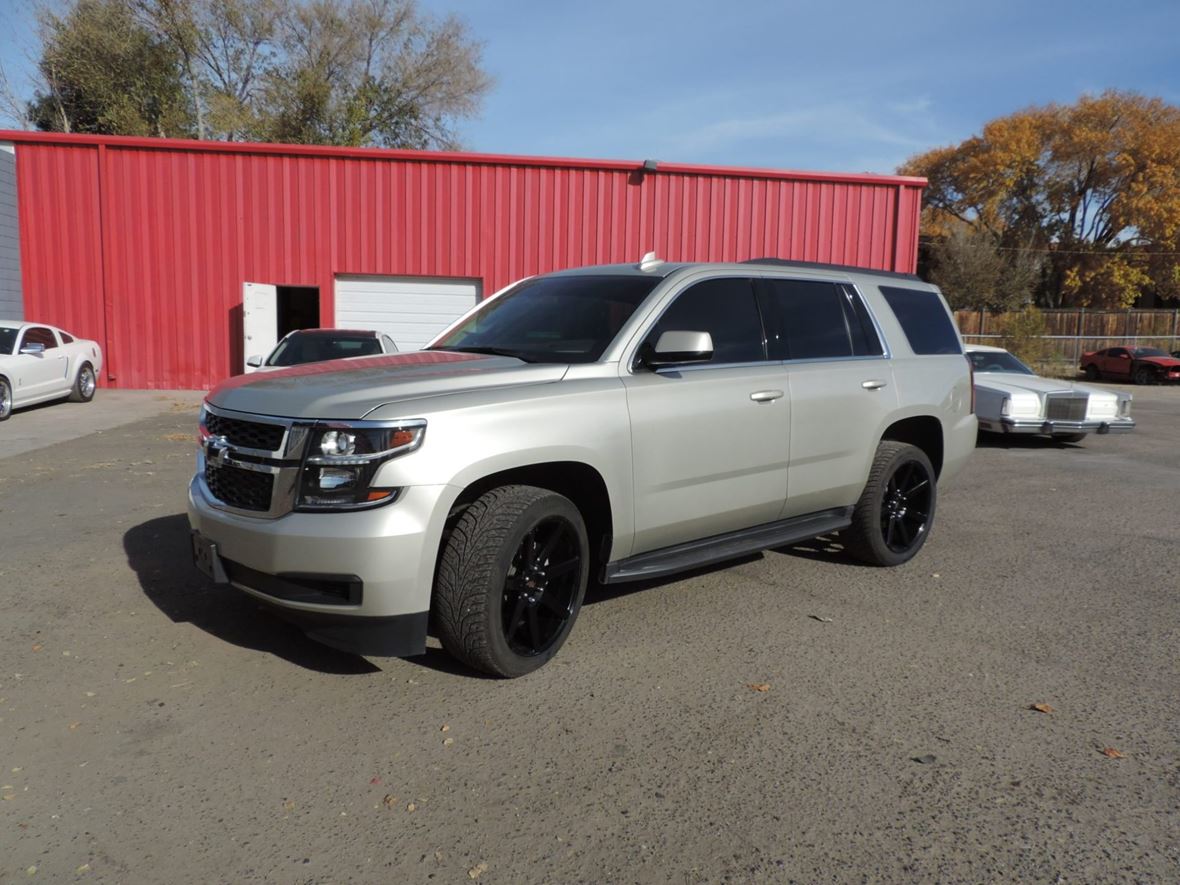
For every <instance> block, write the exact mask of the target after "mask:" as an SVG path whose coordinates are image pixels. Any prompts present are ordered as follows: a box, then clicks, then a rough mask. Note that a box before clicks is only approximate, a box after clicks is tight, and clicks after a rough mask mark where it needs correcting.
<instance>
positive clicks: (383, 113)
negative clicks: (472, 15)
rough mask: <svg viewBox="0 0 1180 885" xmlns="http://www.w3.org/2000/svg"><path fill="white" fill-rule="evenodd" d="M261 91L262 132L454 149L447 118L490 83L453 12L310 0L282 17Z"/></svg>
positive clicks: (392, 0)
mask: <svg viewBox="0 0 1180 885" xmlns="http://www.w3.org/2000/svg"><path fill="white" fill-rule="evenodd" d="M279 41H280V46H281V48H282V52H281V58H280V60H279V62H278V63H277V64H276V65H274V66H273V67H271V68H270V69H269V70H268V71H267V75H266V83H265V86H264V89H263V95H264V101H265V105H266V107H267V108H268V109H273V110H271V111H270V112H269V113H268V114H266V115H260V117H259V122H260V126H261V129H262V132H263V133H264V134H265V136H266V138H267V140H273V141H290V142H296V143H300V142H306V143H312V144H342V145H364V144H374V143H375V144H384V145H390V146H398V147H411V148H428V147H441V148H453V147H455V146H456V145H457V143H458V142H457V138H456V136H455V132H454V129H453V127H452V124H451V121H452V119H454V118H457V117H465V116H468V115H470V114H472V113H474V112H475V111H476V110H477V108H478V106H479V100H480V99H481V98H482V96H483V94H484V93H485V92H486V91H487V89H488V86H489V85H490V81H489V79H488V77H487V76H486V75H485V74H484V73H483V71H482V70H481V69H480V68H479V65H478V46H476V45H475V44H473V43H471V41H470V40H469V39H468V38H467V36H466V29H465V27H464V26H463V24H462V23H461V22H460V21H459V20H458V19H455V18H453V17H451V18H447V19H444V20H443V21H442V22H440V23H438V24H434V23H432V22H429V21H427V20H425V19H423V17H422V16H421V15H420V14H419V13H418V12H417V9H416V7H415V5H414V3H413V2H410V0H344V2H331V0H310V2H307V3H303V4H300V5H298V6H296V7H295V8H294V9H293V10H292V12H291V14H290V15H288V16H286V17H284V19H283V21H282V23H281V26H280V29H279Z"/></svg>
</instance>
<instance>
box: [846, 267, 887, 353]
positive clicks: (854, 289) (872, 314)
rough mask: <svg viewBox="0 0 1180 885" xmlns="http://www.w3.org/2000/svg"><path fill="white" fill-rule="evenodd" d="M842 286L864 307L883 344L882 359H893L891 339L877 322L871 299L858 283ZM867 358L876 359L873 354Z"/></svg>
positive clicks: (878, 338)
mask: <svg viewBox="0 0 1180 885" xmlns="http://www.w3.org/2000/svg"><path fill="white" fill-rule="evenodd" d="M840 285H841V287H843V288H845V289H848V290H849V291H850V292H852V294H853V295H854V296H855V297H857V298H859V299H860V303H861V306H862V307H864V309H865V313H866V314H868V317H869V320H870V321H871V322H872V324H873V331H874V332H876V333H877V340H878V341H879V342H880V343H881V350H882V353H881V355H880V359H886V360H887V359H892V358H893V351H892V350H891V349H890V347H889V339H888V338H886V337H885V332H884V330H883V329H882V328H881V324H880V322H878V321H877V314H876V313H875V312H874V311H873V307H872V305H871V304H869V299H867V298H865V296H864V293H863V292H861V291H860V289H858V288H857V286H856V283H841V284H840ZM866 356H868V357H869V358H875V357H873V355H872V354H866Z"/></svg>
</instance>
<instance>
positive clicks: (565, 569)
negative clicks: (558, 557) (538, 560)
mask: <svg viewBox="0 0 1180 885" xmlns="http://www.w3.org/2000/svg"><path fill="white" fill-rule="evenodd" d="M581 564H582V560H581V559H580V558H578V557H577V556H572V557H570V558H569V559H566V560H564V561H562V562H559V563H557V564H556V565H551V566H549V567H548V568H547V569H545V575H546V576H547V577H548V578H549V579H550V580H553V579H554V578H560V577H561V576H562V575H568V574H569V573H570V572H572V571H573V570H574V569H576V568H577V567H578V566H580V565H581Z"/></svg>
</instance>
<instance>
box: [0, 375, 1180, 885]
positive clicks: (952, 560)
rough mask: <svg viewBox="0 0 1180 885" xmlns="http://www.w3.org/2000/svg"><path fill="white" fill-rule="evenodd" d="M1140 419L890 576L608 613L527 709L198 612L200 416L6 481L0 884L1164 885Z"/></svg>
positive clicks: (1004, 486)
mask: <svg viewBox="0 0 1180 885" xmlns="http://www.w3.org/2000/svg"><path fill="white" fill-rule="evenodd" d="M1134 392H1135V408H1134V414H1135V417H1136V418H1137V420H1138V422H1139V428H1138V429H1137V430H1136V431H1135V432H1134V433H1132V434H1129V435H1126V436H1113V435H1112V436H1106V437H1096V436H1091V437H1088V438H1087V439H1086V441H1085V442H1084V443H1082V444H1080V445H1060V446H1059V445H1054V444H1051V443H1046V442H1042V441H1039V440H1029V441H1023V440H1017V441H1011V442H1009V441H1006V440H1004V441H998V442H997V441H987V442H985V443H984V444H983V445H981V447H980V448H979V449H978V450H977V451H976V454H975V457H974V458H973V460H972V462H971V463H970V465H969V466H968V467H967V469H966V470H965V472H964V473H963V474H962V475H961V476H960V477H959V478H958V479H957V480H956V481H955V482H954V483H953V484H950V485H948V486H947V487H946V488H944V489H943V490H942V497H941V499H940V503H939V512H938V518H937V524H936V526H935V529H934V533H933V536H932V538H931V541H930V543H929V544H928V545H927V547H926V548H925V550H924V551H923V553H922V554H921V555H920V556H919V557H918V558H917V559H916V560H915V561H913V562H911V563H909V564H908V565H906V566H904V567H902V568H899V569H895V570H878V569H871V568H865V567H862V566H859V565H857V564H854V563H852V562H851V561H849V560H847V559H846V558H844V556H843V555H842V553H840V551H839V549H838V546H837V545H836V544H829V543H811V544H807V545H803V546H800V547H796V548H792V549H790V550H784V551H772V552H768V553H766V554H764V555H762V556H758V557H754V558H750V559H747V560H745V561H742V562H740V563H737V564H734V565H732V566H730V567H727V568H720V569H714V570H711V571H706V572H703V573H699V574H695V575H693V576H690V577H688V578H685V579H682V580H677V581H665V582H661V583H657V584H652V585H647V586H644V587H641V588H635V587H626V586H625V587H623V588H611V589H608V590H599V591H597V592H592V593H591V595H590V596H589V597H588V604H587V605H586V607H585V609H584V610H583V612H582V615H581V617H580V619H579V621H578V624H577V626H576V628H575V630H574V633H573V636H572V637H571V639H570V641H569V642H568V643H567V645H566V646H565V648H564V649H563V650H562V652H561V654H560V655H559V656H558V657H557V659H556V660H555V661H554V662H553V663H552V664H550V665H549V666H547V667H546V668H544V669H543V670H541V671H539V672H538V673H536V674H534V675H532V676H530V677H527V678H525V679H521V680H516V681H512V682H503V681H495V680H489V679H484V678H480V677H478V676H476V675H474V674H472V673H471V672H468V671H466V670H463V669H461V668H459V667H457V666H454V665H452V664H451V662H450V660H449V659H448V658H447V657H446V656H445V655H444V654H443V653H441V652H440V651H437V650H433V651H431V653H430V654H428V655H426V656H425V657H424V658H420V659H416V660H405V661H403V660H392V659H372V660H369V659H362V658H357V657H352V656H348V655H344V654H341V653H337V652H334V651H331V650H329V649H326V648H323V647H321V646H318V645H316V644H314V643H312V642H310V641H308V640H306V639H305V638H303V637H302V635H301V634H299V633H298V632H297V631H296V630H294V629H293V628H291V627H289V626H287V625H286V624H285V623H283V622H281V621H279V620H277V619H275V618H274V617H272V616H271V615H269V614H266V613H264V612H262V611H260V610H259V609H258V608H257V607H256V606H255V605H254V604H253V603H252V602H251V601H250V600H249V599H247V598H245V597H244V596H242V595H239V594H237V593H235V592H234V591H232V590H229V589H223V588H218V587H213V586H210V585H209V584H208V583H206V582H205V580H204V579H203V578H202V577H200V576H199V575H198V574H197V573H196V572H195V571H194V570H193V569H192V567H191V566H190V564H189V554H188V534H187V524H186V521H185V517H184V515H183V513H184V496H185V488H186V485H187V481H188V477H189V474H190V472H191V469H192V463H193V446H194V443H193V437H192V434H193V430H194V427H193V424H194V419H195V412H194V411H193V410H192V404H191V402H188V403H185V402H180V403H179V404H178V405H176V406H172V405H169V406H168V407H167V408H166V409H164V410H161V411H159V412H158V413H156V414H153V415H150V416H148V417H142V418H137V419H136V420H133V421H131V422H130V423H124V424H122V425H120V426H116V427H112V428H109V429H105V430H104V431H103V432H102V433H93V434H89V435H86V436H82V437H80V438H76V439H73V440H70V441H65V442H60V443H57V444H52V445H48V446H44V445H42V446H41V447H38V448H34V449H31V450H29V451H25V452H23V453H21V454H11V455H10V456H9V457H5V458H3V459H2V460H0V526H2V527H3V531H2V532H0V545H2V546H0V551H2V552H0V623H2V624H3V629H2V630H0V640H2V641H0V799H2V800H3V801H0V881H2V882H26V881H53V882H61V881H104V882H132V881H134V882H170V883H173V882H215V881H222V882H246V881H274V882H316V883H319V882H342V881H363V882H425V881H436V882H456V883H457V882H470V881H472V880H473V879H478V880H479V881H480V882H502V883H526V882H537V883H541V882H560V883H573V882H684V883H691V882H720V881H734V882H746V881H767V882H780V881H781V882H787V881H799V882H820V881H823V882H860V881H887V882H901V881H906V882H908V881H940V882H959V881H966V882H1000V881H1013V880H1016V879H1027V880H1035V881H1046V882H1145V883H1156V882H1158V883H1174V882H1176V881H1180V691H1178V690H1177V687H1178V686H1180V651H1178V640H1180V506H1178V501H1180V444H1178V442H1177V441H1178V440H1180V389H1162V388H1146V389H1135V391H1134ZM104 394H106V392H105V391H100V394H99V399H98V400H96V402H95V404H93V405H91V406H87V407H84V408H87V409H101V408H102V407H103V399H104ZM62 408H64V407H62ZM28 414H29V413H19V412H18V413H17V414H16V415H15V416H14V418H13V419H12V420H11V421H10V422H8V423H7V424H6V425H2V426H0V437H3V436H4V435H5V434H8V433H10V432H11V433H16V430H15V428H18V427H20V425H21V423H22V422H23V421H25V419H26V417H27V415H28ZM46 414H48V410H46ZM750 686H757V687H758V688H765V690H756V689H754V688H751V687H750ZM1034 704H1042V705H1048V707H1047V709H1049V710H1051V712H1038V711H1035V710H1032V709H1030V706H1031V705H1034ZM1104 750H1107V751H1108V752H1110V751H1117V755H1119V756H1121V758H1113V757H1112V756H1111V755H1106V754H1104V752H1103V751H1104Z"/></svg>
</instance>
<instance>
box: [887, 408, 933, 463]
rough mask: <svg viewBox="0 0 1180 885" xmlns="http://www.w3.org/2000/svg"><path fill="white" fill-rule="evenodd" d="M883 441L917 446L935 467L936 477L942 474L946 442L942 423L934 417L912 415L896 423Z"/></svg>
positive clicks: (891, 426)
mask: <svg viewBox="0 0 1180 885" xmlns="http://www.w3.org/2000/svg"><path fill="white" fill-rule="evenodd" d="M881 440H882V441H885V440H893V441H895V442H902V443H909V444H910V445H912V446H917V447H918V448H919V449H921V450H922V451H923V452H925V453H926V457H927V458H929V459H930V464H931V466H932V467H934V476H935V477H936V478H937V477H938V476H940V475H941V473H942V462H943V454H944V451H945V441H944V439H943V429H942V422H941V421H939V420H938V418H936V417H935V416H933V415H912V416H910V417H908V418H901V419H899V420H897V421H894V422H893V423H892V424H890V425H889V426H888V427H886V428H885V431H884V432H883V433H882V434H881Z"/></svg>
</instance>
